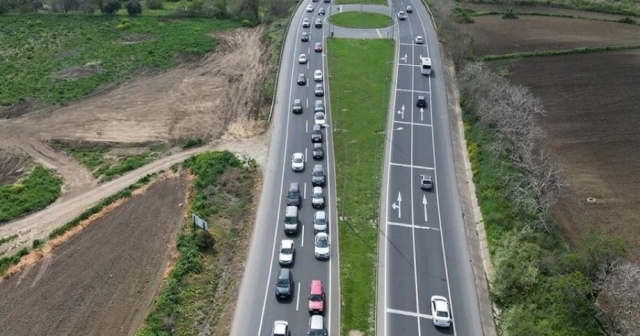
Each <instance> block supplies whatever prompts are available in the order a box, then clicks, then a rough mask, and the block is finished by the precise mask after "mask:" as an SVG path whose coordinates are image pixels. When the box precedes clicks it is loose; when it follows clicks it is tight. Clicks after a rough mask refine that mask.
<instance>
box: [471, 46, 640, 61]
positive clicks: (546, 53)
mask: <svg viewBox="0 0 640 336" xmlns="http://www.w3.org/2000/svg"><path fill="white" fill-rule="evenodd" d="M634 49H640V44H633V45H622V46H605V47H582V48H574V49H563V50H542V51H530V52H522V53H511V54H502V55H485V56H477V57H476V58H475V60H476V61H483V62H491V61H500V60H510V59H518V58H529V57H548V56H564V55H573V54H588V53H597V52H606V51H619V50H634Z"/></svg>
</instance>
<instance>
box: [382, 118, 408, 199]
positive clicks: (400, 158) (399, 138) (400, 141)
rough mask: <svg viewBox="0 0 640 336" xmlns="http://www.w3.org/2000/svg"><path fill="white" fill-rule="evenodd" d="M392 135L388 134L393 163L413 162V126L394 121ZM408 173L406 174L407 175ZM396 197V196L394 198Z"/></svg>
mask: <svg viewBox="0 0 640 336" xmlns="http://www.w3.org/2000/svg"><path fill="white" fill-rule="evenodd" d="M393 126H394V128H393V130H392V131H391V132H392V135H391V136H389V135H387V137H386V139H387V141H391V163H395V164H401V165H410V164H411V128H410V125H407V124H400V123H393ZM406 176H407V175H405V177H406ZM394 199H395V198H394Z"/></svg>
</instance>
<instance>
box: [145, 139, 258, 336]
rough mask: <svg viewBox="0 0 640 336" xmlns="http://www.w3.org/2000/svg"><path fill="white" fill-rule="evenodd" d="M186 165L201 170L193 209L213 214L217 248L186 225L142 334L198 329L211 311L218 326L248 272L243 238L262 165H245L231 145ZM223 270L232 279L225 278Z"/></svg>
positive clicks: (194, 331)
mask: <svg viewBox="0 0 640 336" xmlns="http://www.w3.org/2000/svg"><path fill="white" fill-rule="evenodd" d="M183 167H185V168H188V169H189V170H190V171H191V172H192V173H194V174H195V176H196V179H195V181H194V183H193V185H192V189H191V190H192V195H193V198H192V199H191V201H190V205H189V207H190V211H189V212H190V213H195V214H197V215H198V216H200V217H201V218H204V219H205V220H207V222H208V223H209V232H210V233H211V234H212V235H213V237H214V240H215V244H214V248H213V249H211V250H206V251H200V250H199V249H198V247H197V246H196V230H194V229H193V226H192V225H191V223H190V222H188V223H186V224H185V225H184V227H183V228H182V230H181V232H180V234H179V237H178V240H177V248H178V252H179V257H178V260H177V262H176V264H175V266H174V268H173V270H172V271H171V274H170V275H169V278H168V280H167V282H166V285H165V286H164V288H163V289H162V291H161V292H160V294H159V296H158V297H157V298H156V300H155V303H154V307H153V308H152V310H151V312H150V313H149V315H148V317H147V319H146V323H145V325H144V326H143V327H142V329H141V330H139V331H138V333H137V335H139V336H147V335H149V336H150V335H154V336H155V335H184V336H191V335H198V334H199V333H202V332H203V330H201V324H202V323H203V320H204V319H206V318H209V317H212V319H211V321H212V322H211V323H210V324H209V325H208V326H207V327H205V328H204V329H206V330H207V331H208V332H212V331H216V328H217V325H216V321H218V318H219V317H220V314H221V313H222V312H223V311H224V310H225V309H227V308H228V306H227V304H228V303H230V302H233V300H235V299H236V298H237V297H236V294H237V293H236V292H235V290H230V286H232V285H234V284H237V281H239V280H240V278H242V262H243V261H244V257H245V255H244V254H243V252H244V251H243V250H242V247H241V244H239V243H241V242H242V241H243V238H245V239H244V240H246V239H248V237H249V231H250V228H251V225H252V223H253V218H252V216H247V215H245V214H246V213H249V212H250V211H251V210H250V207H251V204H252V201H253V190H254V187H255V183H257V182H258V181H257V177H258V176H259V170H258V169H257V166H256V165H255V163H253V164H249V165H248V166H244V164H243V162H242V161H240V160H239V159H238V158H237V157H236V156H234V155H233V154H232V153H230V152H227V151H225V152H209V153H203V154H199V155H197V156H194V157H191V158H190V159H188V160H187V161H185V163H184V164H183ZM198 230H199V229H198ZM223 274H226V275H227V276H228V277H229V278H228V280H229V281H223ZM233 278H236V279H235V280H234V279H233ZM221 286H224V287H221ZM168 328H171V329H173V331H172V332H167V331H166V330H167V329H168ZM207 334H209V333H207ZM217 334H222V333H221V332H220V331H219V330H218V332H217Z"/></svg>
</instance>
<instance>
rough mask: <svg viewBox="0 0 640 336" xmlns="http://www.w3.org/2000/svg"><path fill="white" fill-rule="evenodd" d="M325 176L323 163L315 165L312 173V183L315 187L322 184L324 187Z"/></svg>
mask: <svg viewBox="0 0 640 336" xmlns="http://www.w3.org/2000/svg"><path fill="white" fill-rule="evenodd" d="M324 184H325V177H324V168H322V165H320V164H317V165H315V166H313V173H311V185H313V186H314V187H316V186H320V187H324Z"/></svg>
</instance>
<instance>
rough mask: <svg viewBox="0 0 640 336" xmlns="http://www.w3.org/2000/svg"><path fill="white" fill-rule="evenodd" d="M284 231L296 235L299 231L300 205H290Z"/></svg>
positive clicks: (285, 217) (285, 218)
mask: <svg viewBox="0 0 640 336" xmlns="http://www.w3.org/2000/svg"><path fill="white" fill-rule="evenodd" d="M284 233H285V234H288V235H294V234H296V233H298V207H297V206H288V207H287V210H286V213H285V216H284Z"/></svg>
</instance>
